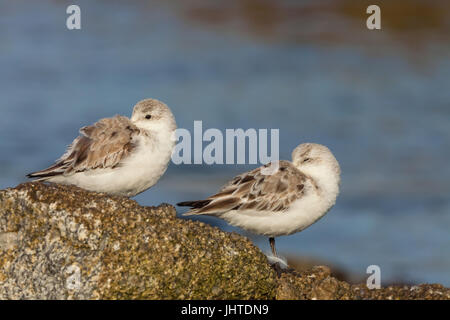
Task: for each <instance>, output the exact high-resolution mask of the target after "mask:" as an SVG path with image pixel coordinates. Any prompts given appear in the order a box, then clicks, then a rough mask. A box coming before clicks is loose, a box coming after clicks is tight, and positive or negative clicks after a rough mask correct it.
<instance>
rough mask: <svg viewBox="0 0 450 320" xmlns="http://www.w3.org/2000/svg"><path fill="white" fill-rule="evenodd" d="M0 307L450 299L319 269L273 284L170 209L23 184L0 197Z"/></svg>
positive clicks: (253, 261) (249, 250)
mask: <svg viewBox="0 0 450 320" xmlns="http://www.w3.org/2000/svg"><path fill="white" fill-rule="evenodd" d="M288 270H292V269H288ZM0 299H450V289H448V288H445V287H443V286H442V285H439V284H434V285H420V286H412V287H410V286H399V287H387V288H382V289H378V290H376V289H374V290H369V289H368V288H367V287H366V286H365V285H350V284H348V283H347V282H345V281H340V280H338V279H336V278H335V277H334V276H333V274H332V273H331V271H330V269H329V268H328V267H325V266H316V267H313V268H309V269H306V270H304V271H301V272H295V271H288V272H282V273H281V275H280V276H277V273H276V272H275V271H274V269H273V268H272V267H271V266H269V264H268V263H267V258H266V257H265V256H264V255H263V254H262V253H261V251H260V250H259V249H258V248H256V247H255V246H254V245H253V244H252V243H251V242H250V241H249V240H248V239H247V238H245V237H243V236H240V235H238V234H236V233H227V232H223V231H221V230H220V229H218V228H215V227H211V226H209V225H207V224H204V223H202V222H195V221H191V220H184V219H179V218H177V217H176V211H175V208H174V207H173V206H171V205H167V204H162V205H160V206H158V207H142V206H140V205H138V204H137V203H136V202H135V201H133V200H130V199H128V198H123V197H113V196H107V195H105V194H100V193H94V192H88V191H85V190H83V189H79V188H77V187H71V186H61V185H53V184H42V183H25V184H22V185H19V186H18V187H16V188H13V189H6V190H0Z"/></svg>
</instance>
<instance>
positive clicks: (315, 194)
mask: <svg viewBox="0 0 450 320" xmlns="http://www.w3.org/2000/svg"><path fill="white" fill-rule="evenodd" d="M336 186H337V184H336ZM338 192H339V189H338V188H335V190H333V192H325V190H322V192H320V191H316V190H311V191H310V192H309V193H308V194H306V195H304V196H303V197H301V198H300V199H298V200H296V201H294V202H293V203H292V204H291V205H290V206H289V209H288V210H286V211H280V212H271V211H266V212H262V211H250V210H247V211H239V210H232V211H229V212H226V213H223V214H221V215H219V217H220V218H222V219H224V220H226V221H227V222H228V223H230V224H231V225H234V226H237V227H240V228H242V229H245V230H247V231H250V232H253V233H256V234H260V235H265V236H270V237H277V236H281V235H289V234H293V233H295V232H299V231H302V230H303V229H305V228H307V227H309V226H310V225H311V224H313V223H314V222H316V221H317V220H319V219H320V218H321V217H323V216H324V215H325V214H326V213H327V212H328V210H329V209H330V208H331V207H332V206H333V205H334V203H335V201H336V197H337V194H338Z"/></svg>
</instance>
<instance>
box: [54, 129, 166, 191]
mask: <svg viewBox="0 0 450 320" xmlns="http://www.w3.org/2000/svg"><path fill="white" fill-rule="evenodd" d="M174 144H175V142H174V140H173V139H172V137H171V136H170V135H169V134H159V135H156V136H152V137H151V138H149V137H146V136H140V137H139V138H138V140H137V141H136V145H137V146H138V147H137V148H136V149H134V150H133V152H132V153H131V154H130V155H129V157H128V158H126V159H125V160H124V161H123V162H122V163H120V165H119V166H117V167H115V168H107V169H95V170H89V171H84V172H78V173H75V174H73V175H70V176H58V177H54V178H52V179H50V180H49V181H52V182H56V183H65V184H74V185H77V186H79V187H81V188H84V189H87V190H91V191H97V192H106V193H109V194H117V195H123V196H128V197H130V196H135V195H136V194H138V193H141V192H142V191H145V190H146V189H148V188H150V187H151V186H153V185H154V184H155V183H156V182H157V181H158V180H159V178H160V177H161V176H162V175H163V174H164V172H165V171H166V169H167V166H168V164H169V161H170V157H171V154H172V149H173V146H174Z"/></svg>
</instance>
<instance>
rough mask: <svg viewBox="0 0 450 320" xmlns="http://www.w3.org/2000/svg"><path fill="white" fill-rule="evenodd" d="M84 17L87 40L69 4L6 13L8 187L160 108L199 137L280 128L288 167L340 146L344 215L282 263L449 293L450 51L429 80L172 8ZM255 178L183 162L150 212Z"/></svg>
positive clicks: (440, 47) (338, 210) (412, 71)
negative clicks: (293, 157)
mask: <svg viewBox="0 0 450 320" xmlns="http://www.w3.org/2000/svg"><path fill="white" fill-rule="evenodd" d="M79 4H80V6H81V8H82V30H81V31H68V30H67V29H66V28H65V19H66V14H65V9H66V7H67V5H68V3H65V2H51V1H40V2H39V3H28V2H25V1H9V2H8V3H6V4H5V3H3V4H2V5H1V10H0V70H1V71H0V93H1V98H2V99H1V101H0V112H1V117H0V137H1V138H0V150H2V152H1V153H0V188H5V187H10V186H15V185H16V184H18V183H20V182H23V181H25V180H26V179H25V178H24V176H25V174H26V173H27V172H30V171H33V170H36V169H41V168H43V167H44V166H47V165H49V164H50V163H52V162H53V161H54V160H55V159H56V158H58V157H59V156H60V155H61V153H62V152H63V150H64V148H65V146H66V145H67V144H69V143H70V142H71V141H72V139H73V138H74V137H75V136H76V134H77V131H78V129H79V128H80V127H81V126H83V125H86V124H90V123H92V122H94V121H96V120H97V119H99V118H101V117H105V116H111V115H114V114H116V113H118V114H123V115H129V114H130V113H131V108H132V106H133V105H134V103H135V102H137V101H138V100H140V99H142V98H145V97H154V98H158V99H161V100H163V101H164V102H166V103H167V104H168V105H169V106H170V107H171V108H172V111H173V112H174V114H175V116H176V119H177V123H178V126H179V127H184V128H187V129H192V128H193V121H194V120H202V121H203V126H204V128H205V129H206V128H219V129H225V128H240V127H242V128H279V129H280V141H281V146H280V156H281V158H286V159H288V158H289V157H290V153H291V151H292V149H293V148H294V147H295V146H296V145H297V144H299V143H301V142H306V141H312V142H318V143H323V144H325V145H327V146H329V147H330V148H331V149H332V151H333V152H334V153H335V155H336V158H337V159H338V160H339V161H340V163H341V168H342V192H341V195H340V196H339V198H338V202H337V204H336V206H335V208H333V209H332V211H331V212H330V213H329V214H328V215H327V216H325V217H324V218H323V219H322V220H320V221H319V222H318V223H316V224H315V225H313V226H311V227H310V228H309V229H307V230H305V231H303V232H301V233H299V234H295V235H292V236H289V237H281V238H279V239H278V243H277V246H278V248H279V250H280V251H281V252H285V253H291V254H297V255H306V256H313V257H318V258H321V259H323V260H326V261H330V262H333V263H335V264H337V265H340V266H342V267H344V268H347V269H349V270H351V271H353V272H355V273H357V274H361V275H363V274H364V273H365V270H366V268H367V266H368V265H371V264H377V265H379V266H380V267H381V270H382V277H383V280H384V281H385V282H389V281H392V280H399V279H400V280H404V281H410V282H414V283H420V282H440V283H443V284H445V285H447V286H448V285H450V255H449V252H450V237H449V230H450V197H449V191H450V167H449V166H448V165H447V163H448V159H449V156H450V90H449V87H448V83H449V80H450V59H449V51H450V50H449V45H448V44H442V43H436V44H435V46H436V48H435V50H433V51H432V52H433V53H432V55H431V57H430V56H428V60H429V62H428V63H427V64H426V67H419V68H418V67H416V66H415V65H414V64H412V63H411V62H410V61H408V59H405V57H404V52H403V51H402V50H400V49H399V50H397V48H396V47H395V46H394V47H389V48H387V49H386V48H383V50H384V51H383V52H382V54H376V52H375V54H373V52H372V53H368V52H367V50H364V48H361V47H358V46H353V45H345V44H342V45H334V46H328V45H322V44H319V43H318V44H314V43H309V44H300V43H298V44H292V43H277V42H265V41H260V40H258V39H255V38H253V37H249V36H244V35H239V33H229V32H225V30H220V29H219V30H218V29H217V28H216V29H211V30H210V29H209V28H207V27H205V26H202V25H197V24H192V23H190V22H189V21H188V20H185V19H182V18H181V17H180V14H179V12H178V11H177V10H176V9H175V8H173V7H168V6H165V5H163V4H161V2H155V3H153V4H151V5H149V4H145V3H144V2H129V3H118V2H106V1H105V2H103V1H99V2H97V3H96V4H92V3H89V2H87V1H80V2H79ZM222 31H223V32H222ZM381 50H382V49H380V51H381ZM253 167H254V166H213V167H208V166H199V165H190V166H175V165H173V164H171V166H170V167H169V169H168V171H167V173H166V174H165V176H164V177H163V178H162V179H161V180H160V182H159V183H158V184H157V185H156V186H155V187H154V188H152V189H151V190H149V191H147V192H145V193H143V194H141V195H139V196H138V197H136V200H137V201H139V202H140V203H141V204H143V205H154V204H158V203H160V202H169V203H172V204H174V203H176V202H178V201H181V200H188V199H197V198H202V197H205V196H207V195H209V194H210V193H211V192H212V190H217V189H218V188H219V187H220V185H221V184H223V183H224V182H225V181H227V180H228V179H229V178H230V177H232V175H233V174H237V173H239V172H241V171H243V170H247V169H250V168H253ZM180 212H181V211H180ZM204 221H207V222H208V223H213V224H216V225H219V226H221V227H222V228H224V229H226V230H234V229H233V228H231V227H229V226H228V225H226V224H224V223H222V222H220V221H218V220H217V219H213V218H205V219H204ZM239 232H241V231H239ZM253 239H254V241H255V242H256V243H257V244H258V245H259V246H261V248H263V250H268V246H267V243H266V241H267V240H266V239H263V238H260V237H253Z"/></svg>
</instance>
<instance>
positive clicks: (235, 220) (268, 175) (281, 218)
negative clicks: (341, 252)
mask: <svg viewBox="0 0 450 320" xmlns="http://www.w3.org/2000/svg"><path fill="white" fill-rule="evenodd" d="M269 169H271V170H269ZM340 173H341V170H340V166H339V163H338V161H337V160H336V158H335V157H334V155H333V153H332V152H331V151H330V149H328V148H327V147H326V146H324V145H320V144H316V143H303V144H300V145H298V146H297V147H296V148H295V149H294V151H293V152H292V162H290V161H286V160H279V161H275V162H270V163H268V164H265V165H264V166H261V167H259V168H256V169H254V170H251V171H248V172H245V173H242V174H240V175H238V176H236V177H234V178H233V179H232V180H231V181H229V182H228V183H226V184H225V185H224V186H223V187H222V188H221V189H220V191H219V192H218V193H216V194H214V195H212V196H210V197H208V198H206V199H204V200H196V201H185V202H180V203H178V204H177V205H178V206H187V207H190V210H189V211H187V212H186V213H184V215H186V216H191V215H209V216H214V217H218V218H221V219H223V220H225V221H227V222H228V223H229V224H231V225H233V226H237V227H240V228H242V229H244V230H246V231H249V232H251V233H255V234H259V235H263V236H267V237H269V244H270V247H271V251H272V254H273V256H274V257H276V258H278V255H277V251H276V247H275V238H276V237H279V236H283V235H290V234H293V233H296V232H300V231H302V230H304V229H305V228H307V227H309V226H310V225H312V224H313V223H315V222H316V221H317V220H319V219H320V218H321V217H323V216H324V215H325V214H326V213H327V212H328V211H329V210H330V209H331V208H332V207H333V206H334V204H335V203H336V198H337V196H338V194H339V185H340Z"/></svg>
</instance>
